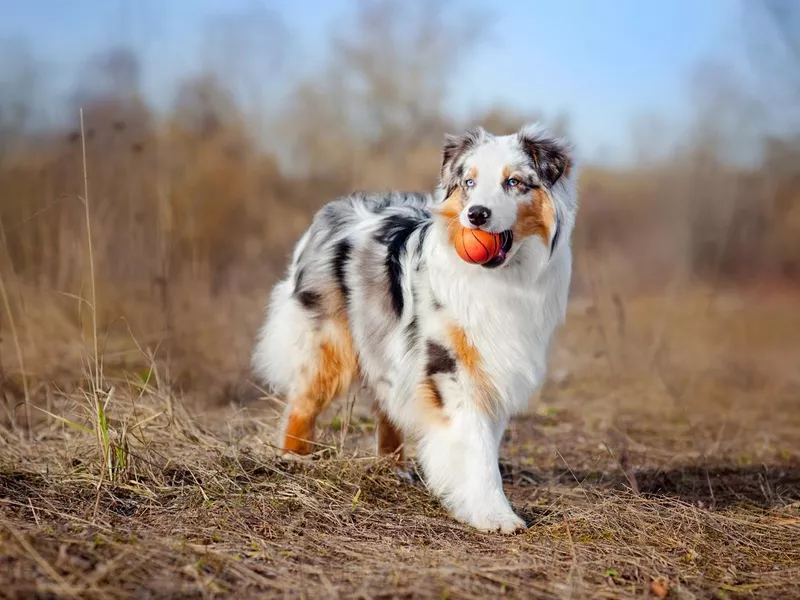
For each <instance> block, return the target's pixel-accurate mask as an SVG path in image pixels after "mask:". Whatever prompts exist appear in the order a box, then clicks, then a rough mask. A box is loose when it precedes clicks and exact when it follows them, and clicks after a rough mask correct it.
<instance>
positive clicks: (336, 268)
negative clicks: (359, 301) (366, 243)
mask: <svg viewBox="0 0 800 600" xmlns="http://www.w3.org/2000/svg"><path fill="white" fill-rule="evenodd" d="M352 252H353V244H351V243H350V240H348V239H347V238H345V239H343V240H340V241H339V242H338V243H337V244H336V247H335V248H334V251H333V276H334V277H335V278H336V283H337V284H338V286H339V291H341V292H342V296H344V301H345V303H347V302H349V300H350V288H349V287H348V285H347V277H346V275H347V270H346V269H347V263H348V261H349V260H350V254H351V253H352Z"/></svg>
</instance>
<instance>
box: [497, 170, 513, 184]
mask: <svg viewBox="0 0 800 600" xmlns="http://www.w3.org/2000/svg"><path fill="white" fill-rule="evenodd" d="M511 173H513V171H512V170H511V167H508V166H506V167H503V178H502V179H501V180H500V183H505V182H506V181H508V178H509V177H511Z"/></svg>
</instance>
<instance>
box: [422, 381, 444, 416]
mask: <svg viewBox="0 0 800 600" xmlns="http://www.w3.org/2000/svg"><path fill="white" fill-rule="evenodd" d="M417 398H418V400H419V411H420V414H421V415H422V418H423V420H425V421H428V422H434V423H437V424H439V425H444V424H446V423H447V421H448V419H447V415H445V413H444V403H443V401H442V394H441V392H440V391H439V388H438V387H437V385H436V383H435V382H434V381H433V379H431V378H428V379H425V380H424V381H423V382H422V383H421V384H420V385H419V388H418V389H417Z"/></svg>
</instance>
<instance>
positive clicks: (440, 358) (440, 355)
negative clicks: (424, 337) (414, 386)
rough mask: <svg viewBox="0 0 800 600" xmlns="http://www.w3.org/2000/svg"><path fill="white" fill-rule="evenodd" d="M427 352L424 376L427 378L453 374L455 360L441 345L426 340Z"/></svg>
mask: <svg viewBox="0 0 800 600" xmlns="http://www.w3.org/2000/svg"><path fill="white" fill-rule="evenodd" d="M427 351H428V363H427V365H426V366H425V374H426V375H427V376H428V377H431V376H433V375H436V374H437V373H453V372H454V371H455V370H456V359H455V358H454V357H453V355H452V354H451V353H450V351H449V350H448V349H447V348H445V347H444V346H442V345H441V344H437V343H436V342H434V341H431V340H428V344H427Z"/></svg>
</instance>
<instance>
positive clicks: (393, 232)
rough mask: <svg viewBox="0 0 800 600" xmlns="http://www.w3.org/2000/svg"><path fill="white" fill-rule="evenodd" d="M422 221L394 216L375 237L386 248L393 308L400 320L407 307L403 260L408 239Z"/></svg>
mask: <svg viewBox="0 0 800 600" xmlns="http://www.w3.org/2000/svg"><path fill="white" fill-rule="evenodd" d="M421 222H422V221H421V219H419V218H417V219H415V218H412V217H408V216H405V215H392V216H390V217H387V218H386V221H385V223H384V224H383V226H382V227H381V229H380V230H379V231H378V233H377V234H376V236H375V239H376V241H378V242H379V243H381V244H383V245H384V246H386V274H387V275H388V277H389V294H390V295H391V298H392V308H393V309H394V312H395V314H396V315H397V317H398V318H400V317H401V316H402V314H403V308H404V307H405V298H403V265H402V264H401V262H400V261H401V259H402V257H403V254H405V252H406V246H407V245H408V238H409V237H411V234H412V233H414V231H416V230H417V228H418V227H419V226H420V223H421Z"/></svg>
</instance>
